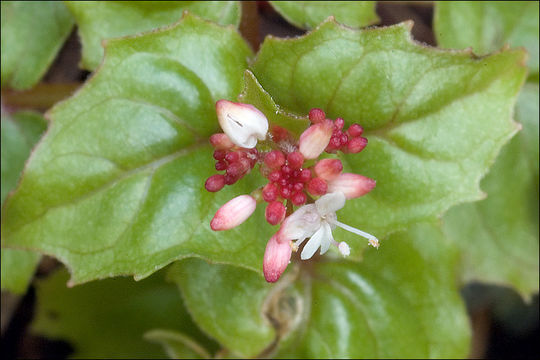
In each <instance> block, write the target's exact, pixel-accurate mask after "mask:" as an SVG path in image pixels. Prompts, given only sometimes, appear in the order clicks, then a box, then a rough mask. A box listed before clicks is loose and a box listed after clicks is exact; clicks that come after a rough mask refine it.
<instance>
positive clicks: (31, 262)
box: [1, 248, 41, 294]
mask: <svg viewBox="0 0 540 360" xmlns="http://www.w3.org/2000/svg"><path fill="white" fill-rule="evenodd" d="M1 257H2V290H7V291H11V292H12V293H14V294H24V293H25V292H26V289H27V288H28V284H29V283H30V280H32V278H33V277H34V273H35V271H36V268H37V266H38V264H39V260H40V259H41V255H40V254H38V253H35V252H31V251H23V250H15V249H4V248H2V256H1Z"/></svg>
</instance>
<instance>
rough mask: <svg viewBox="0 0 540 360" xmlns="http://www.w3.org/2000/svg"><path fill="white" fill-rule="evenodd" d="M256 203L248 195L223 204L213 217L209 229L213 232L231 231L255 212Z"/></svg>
mask: <svg viewBox="0 0 540 360" xmlns="http://www.w3.org/2000/svg"><path fill="white" fill-rule="evenodd" d="M256 207H257V202H256V201H255V199H254V198H253V197H251V196H249V195H240V196H237V197H235V198H234V199H232V200H230V201H228V202H227V203H225V204H224V205H223V206H222V207H220V208H219V210H218V211H217V212H216V215H214V218H213V219H212V221H211V222H210V227H211V228H212V230H214V231H221V230H229V229H232V228H234V227H236V226H238V225H240V224H241V223H243V222H244V221H246V220H247V218H249V217H250V216H251V214H253V211H255V208H256Z"/></svg>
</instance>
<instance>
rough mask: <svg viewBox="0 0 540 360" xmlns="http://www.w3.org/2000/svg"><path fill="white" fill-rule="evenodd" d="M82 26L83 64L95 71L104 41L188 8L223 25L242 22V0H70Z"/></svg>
mask: <svg viewBox="0 0 540 360" xmlns="http://www.w3.org/2000/svg"><path fill="white" fill-rule="evenodd" d="M66 3H67V6H68V8H69V10H70V11H71V12H72V13H73V16H74V17H75V19H76V21H77V26H78V27H79V36H80V38H81V42H82V46H83V54H82V63H81V66H82V67H84V68H85V69H88V70H94V69H95V68H97V67H98V65H99V64H100V63H101V60H102V58H103V46H102V41H103V40H105V39H110V38H117V37H120V36H126V35H135V34H138V33H141V32H145V31H150V30H153V29H155V28H159V27H165V26H167V25H170V24H173V23H175V22H177V21H178V20H179V19H180V18H181V17H182V13H183V12H184V11H185V10H188V11H190V12H191V13H193V14H195V15H198V16H201V17H203V18H205V19H208V20H210V21H213V22H216V23H218V24H221V25H228V24H233V25H235V26H238V24H239V23H240V3H239V2H238V1H84V2H81V1H67V2H66Z"/></svg>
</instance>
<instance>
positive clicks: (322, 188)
mask: <svg viewBox="0 0 540 360" xmlns="http://www.w3.org/2000/svg"><path fill="white" fill-rule="evenodd" d="M307 190H308V191H309V193H310V194H312V195H324V194H326V192H327V191H328V184H326V181H324V180H323V179H321V178H318V177H316V178H313V179H311V180H310V181H309V183H308V184H307Z"/></svg>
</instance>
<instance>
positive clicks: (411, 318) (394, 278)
mask: <svg viewBox="0 0 540 360" xmlns="http://www.w3.org/2000/svg"><path fill="white" fill-rule="evenodd" d="M456 255H457V253H456V251H455V249H454V248H452V247H451V246H450V245H449V244H448V243H446V242H445V239H444V237H443V236H442V234H441V232H440V231H439V230H438V229H437V228H436V227H434V226H432V225H426V224H424V225H417V226H415V227H413V228H412V229H411V230H410V231H408V232H407V233H399V234H395V235H393V236H391V237H390V239H389V240H388V241H387V242H385V243H384V244H383V245H382V246H381V247H380V249H379V250H375V249H370V250H368V251H366V254H365V259H364V261H363V262H362V263H356V262H351V261H345V260H337V261H336V260H335V259H332V258H331V257H329V256H327V255H325V256H324V257H321V258H318V259H319V260H321V262H317V261H314V260H311V261H309V262H301V263H300V264H298V263H296V261H295V262H294V263H293V264H290V265H289V267H290V268H291V269H289V270H288V272H287V273H286V274H285V276H284V277H282V278H281V279H280V281H279V282H278V283H276V284H275V285H273V286H269V285H268V284H267V283H266V282H265V281H264V279H262V278H261V277H258V276H255V274H250V272H246V271H244V270H242V269H238V268H235V267H231V266H226V265H209V264H207V263H205V262H203V261H201V260H195V259H188V260H184V261H182V262H180V264H179V265H175V267H174V268H172V269H174V270H173V271H172V272H171V273H170V277H172V278H174V279H176V281H177V282H178V283H179V285H180V288H181V291H182V294H183V296H184V298H185V300H186V306H187V307H188V309H189V310H190V312H191V313H192V314H193V318H194V319H195V320H196V321H197V323H198V324H199V325H200V326H201V328H202V329H203V330H204V331H205V332H207V333H208V334H209V335H211V336H212V337H214V338H216V339H217V340H218V341H220V342H221V343H222V345H224V346H225V347H226V348H228V349H230V350H231V351H237V352H238V353H237V355H238V356H241V357H249V356H253V355H255V354H259V355H261V356H263V357H274V358H275V357H283V358H397V357H399V358H409V357H411V358H462V357H465V356H466V355H467V352H468V346H469V336H470V331H469V323H468V318H467V315H466V312H465V309H464V306H463V303H462V300H461V298H460V296H459V292H458V287H457V282H456V278H455V270H456V265H457V256H456ZM299 265H300V266H299ZM186 274H189V275H186ZM265 294H266V295H265ZM263 316H266V322H265V321H264V319H262V317H263ZM270 326H273V327H274V328H275V329H276V330H275V332H276V334H279V337H276V338H275V339H274V341H271V339H270V338H267V336H268V335H269V334H271V332H270V330H269V328H270ZM261 333H264V334H265V335H264V336H261V335H260V334H261ZM267 334H268V335H267ZM247 338H249V339H250V341H248V342H246V341H240V340H239V339H247ZM246 343H247V344H246Z"/></svg>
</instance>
